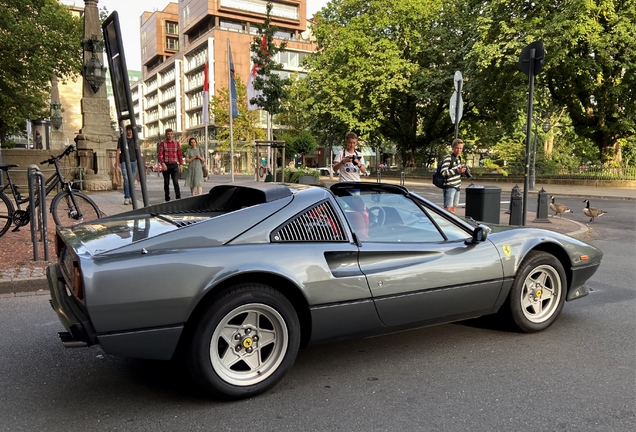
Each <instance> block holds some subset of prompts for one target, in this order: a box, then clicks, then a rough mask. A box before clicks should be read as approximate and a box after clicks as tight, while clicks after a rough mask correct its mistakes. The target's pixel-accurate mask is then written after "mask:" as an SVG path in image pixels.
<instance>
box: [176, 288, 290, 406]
mask: <svg viewBox="0 0 636 432" xmlns="http://www.w3.org/2000/svg"><path fill="white" fill-rule="evenodd" d="M194 325H196V327H195V329H194V331H193V333H192V337H191V340H190V345H189V349H188V357H187V360H188V362H189V366H190V371H191V373H192V375H193V377H194V379H195V380H196V381H197V382H198V383H199V384H200V385H201V386H203V387H204V388H205V389H206V390H207V391H208V392H209V393H211V394H212V395H213V396H216V397H220V398H223V399H238V398H243V397H249V396H254V395H257V394H259V393H262V392H264V391H266V390H268V389H269V388H271V387H273V386H274V385H275V384H276V383H277V382H278V381H280V380H281V379H282V378H283V376H284V375H285V374H286V373H287V371H288V370H289V369H290V368H291V366H292V364H293V363H294V360H295V359H296V354H297V353H298V347H299V345H300V324H299V321H298V316H297V315H296V311H295V310H294V307H293V306H292V305H291V303H290V302H289V300H287V298H286V297H285V296H283V295H282V294H281V293H280V292H278V291H276V290H274V289H272V288H271V287H268V286H266V285H262V284H242V285H238V286H236V287H233V288H231V289H228V290H227V291H225V292H224V293H223V294H221V295H220V296H218V297H217V299H216V300H215V301H213V302H212V303H211V305H210V307H209V309H208V310H206V311H205V312H204V313H203V314H202V316H200V317H199V319H198V320H197V322H195V323H194Z"/></svg>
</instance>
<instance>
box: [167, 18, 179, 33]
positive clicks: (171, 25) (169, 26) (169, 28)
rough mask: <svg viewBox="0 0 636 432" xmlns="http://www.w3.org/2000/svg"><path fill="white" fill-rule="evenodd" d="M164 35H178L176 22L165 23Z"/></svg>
mask: <svg viewBox="0 0 636 432" xmlns="http://www.w3.org/2000/svg"><path fill="white" fill-rule="evenodd" d="M166 33H168V34H172V35H178V34H179V24H177V23H176V22H171V21H166Z"/></svg>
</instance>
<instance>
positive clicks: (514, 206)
mask: <svg viewBox="0 0 636 432" xmlns="http://www.w3.org/2000/svg"><path fill="white" fill-rule="evenodd" d="M522 201H523V196H522V195H521V189H519V186H515V187H513V188H512V193H511V194H510V212H509V213H510V219H509V220H508V225H521V224H522V221H521V216H522V215H523V202H522Z"/></svg>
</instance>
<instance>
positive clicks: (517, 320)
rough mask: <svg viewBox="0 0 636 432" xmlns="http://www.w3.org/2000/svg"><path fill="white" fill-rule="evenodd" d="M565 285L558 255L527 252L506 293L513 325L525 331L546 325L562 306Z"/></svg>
mask: <svg viewBox="0 0 636 432" xmlns="http://www.w3.org/2000/svg"><path fill="white" fill-rule="evenodd" d="M566 289H567V278H566V276H565V271H564V270H563V266H562V265H561V262H559V260H558V259H556V258H555V257H554V256H552V255H550V254H548V253H545V252H540V251H532V252H530V253H528V255H527V256H526V258H525V259H524V260H523V262H522V263H521V266H520V268H519V271H518V273H517V276H516V278H515V280H514V283H513V285H512V289H511V290H510V294H509V296H508V307H509V311H508V312H509V313H510V316H511V318H512V320H513V322H514V324H515V326H516V327H517V328H518V329H519V330H521V331H524V332H527V333H531V332H536V331H541V330H544V329H546V328H548V327H550V325H552V323H553V322H554V321H555V320H556V319H557V317H558V316H559V314H560V313H561V309H563V304H564V302H565V295H566V294H565V292H566Z"/></svg>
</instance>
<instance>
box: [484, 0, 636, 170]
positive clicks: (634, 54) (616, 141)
mask: <svg viewBox="0 0 636 432" xmlns="http://www.w3.org/2000/svg"><path fill="white" fill-rule="evenodd" d="M480 7H481V8H483V13H482V17H481V18H480V20H479V41H478V43H477V44H476V46H475V50H474V51H473V53H472V59H473V60H474V61H475V62H476V64H478V65H479V68H478V69H479V71H480V73H479V76H478V80H479V82H480V89H481V90H483V93H482V97H483V95H484V94H491V93H492V92H493V91H496V92H498V94H499V97H500V99H503V100H516V101H517V102H518V101H519V96H518V95H523V96H525V94H524V92H523V88H524V87H523V85H524V83H522V82H519V77H520V76H521V77H523V75H521V73H520V72H518V70H517V66H516V65H517V61H518V57H519V53H520V52H521V49H522V48H523V47H524V46H526V45H527V44H528V43H530V42H533V41H535V40H543V41H544V44H545V47H546V63H545V66H544V68H543V72H542V74H541V75H539V77H538V81H537V84H538V85H541V84H542V83H544V84H545V85H546V86H547V88H548V89H549V91H550V95H551V98H552V100H551V102H552V103H553V104H554V105H555V106H556V107H557V110H558V109H559V107H561V106H563V107H566V108H567V111H568V115H569V117H570V118H571V119H572V125H573V127H574V130H575V131H576V133H577V134H578V135H579V136H581V137H583V138H589V139H591V140H592V141H593V142H594V143H595V144H596V145H597V147H598V149H599V151H600V156H601V160H602V162H604V163H607V162H609V161H610V160H612V159H618V158H620V143H621V142H622V139H625V138H628V137H630V136H633V135H634V134H635V133H636V90H635V89H636V77H635V74H634V72H635V70H636V67H635V66H636V2H634V1H624V0H590V1H585V2H583V1H576V2H572V1H566V0H556V1H554V0H550V1H548V0H535V1H534V2H528V1H525V0H511V1H505V2H504V1H497V2H487V3H485V4H483V5H482V6H480ZM525 85H526V88H527V81H526V82H525ZM488 89H490V92H489V91H488ZM514 95H517V96H514ZM523 100H525V97H524V98H523ZM505 111H508V112H510V111H509V110H505ZM505 111H504V112H505Z"/></svg>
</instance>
